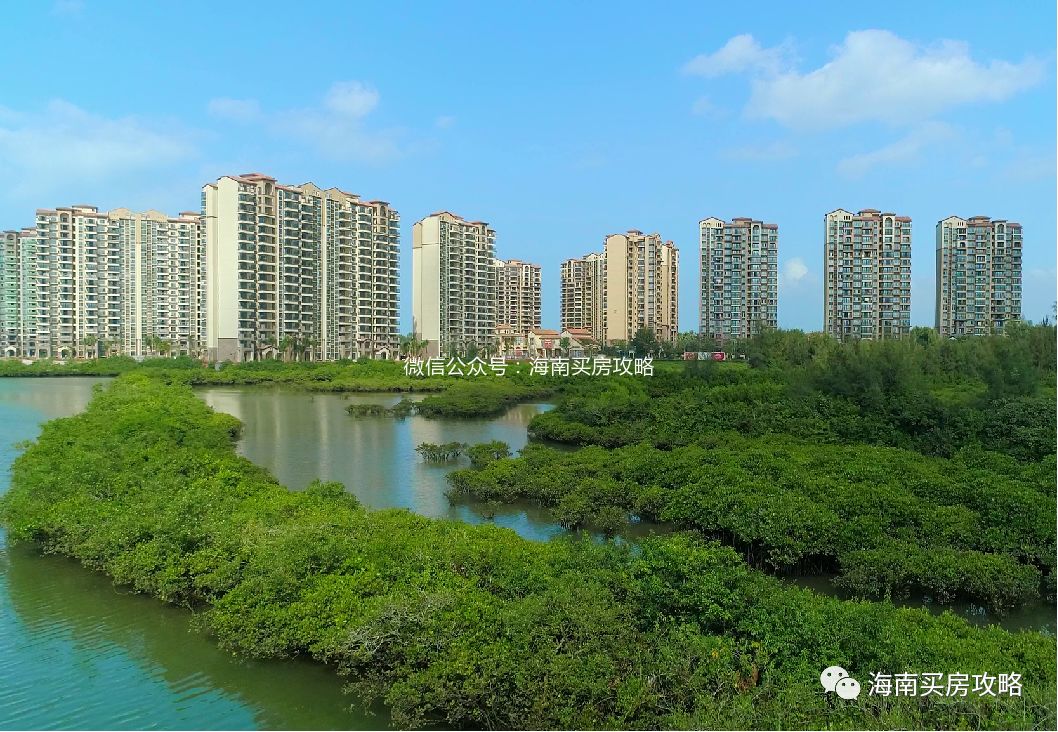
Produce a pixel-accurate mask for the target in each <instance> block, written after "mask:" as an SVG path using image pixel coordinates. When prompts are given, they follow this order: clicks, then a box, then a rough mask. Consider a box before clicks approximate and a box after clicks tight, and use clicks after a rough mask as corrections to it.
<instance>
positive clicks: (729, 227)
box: [698, 217, 779, 342]
mask: <svg viewBox="0 0 1058 732" xmlns="http://www.w3.org/2000/svg"><path fill="white" fill-rule="evenodd" d="M698 227H699V233H700V239H699V242H700V250H699V252H700V258H699V285H700V292H699V296H700V301H699V303H700V310H699V326H698V332H699V333H700V334H701V335H706V336H711V337H713V338H715V339H716V340H718V341H721V342H723V341H725V340H728V339H731V338H750V337H751V336H754V335H756V334H757V333H758V332H760V331H761V330H774V329H775V328H777V327H778V325H779V324H778V279H779V278H778V252H779V227H778V226H777V225H776V224H766V223H764V222H763V221H755V220H753V219H748V218H737V219H732V220H731V221H730V222H726V221H722V220H720V219H718V218H712V217H710V218H707V219H703V220H702V221H700V222H699V224H698Z"/></svg>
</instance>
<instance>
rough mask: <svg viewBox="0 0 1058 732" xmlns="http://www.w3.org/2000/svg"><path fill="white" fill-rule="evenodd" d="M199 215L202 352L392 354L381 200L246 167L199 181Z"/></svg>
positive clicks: (391, 223) (389, 244)
mask: <svg viewBox="0 0 1058 732" xmlns="http://www.w3.org/2000/svg"><path fill="white" fill-rule="evenodd" d="M202 211H203V218H204V231H205V243H206V252H207V264H206V279H207V288H206V289H207V295H206V312H207V314H208V317H207V321H206V323H207V324H206V338H207V341H208V345H209V354H210V357H211V358H213V359H216V360H219V361H225V360H230V361H247V360H255V359H260V358H269V357H275V356H284V357H288V358H290V357H293V358H299V359H306V360H320V359H322V360H332V359H339V358H360V357H370V358H388V357H390V356H392V355H394V354H395V353H396V351H397V341H398V322H397V321H398V304H397V303H398V296H399V284H398V267H399V263H398V258H399V254H400V234H399V230H398V225H399V221H400V219H399V216H398V214H397V212H396V211H394V210H393V209H392V208H391V207H390V206H389V204H388V203H386V202H385V201H361V200H360V197H359V196H357V195H356V194H353V193H346V192H345V191H342V190H339V189H337V188H329V189H326V190H324V189H321V188H319V187H318V186H316V185H313V184H312V183H305V184H303V185H298V186H290V185H282V184H280V183H277V182H276V179H275V178H271V177H269V176H267V175H262V174H260V173H248V174H245V175H238V176H224V177H222V178H220V179H218V180H217V181H216V182H214V183H209V184H207V185H206V186H205V187H204V188H203V189H202Z"/></svg>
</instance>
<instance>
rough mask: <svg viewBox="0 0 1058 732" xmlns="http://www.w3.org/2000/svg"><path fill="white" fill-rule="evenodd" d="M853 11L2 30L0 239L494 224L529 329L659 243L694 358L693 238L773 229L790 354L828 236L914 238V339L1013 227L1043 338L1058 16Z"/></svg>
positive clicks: (367, 10)
mask: <svg viewBox="0 0 1058 732" xmlns="http://www.w3.org/2000/svg"><path fill="white" fill-rule="evenodd" d="M383 5H385V7H382V6H383ZM850 5H852V4H851V3H839V2H834V3H828V2H814V3H785V2H783V3H780V2H774V3H768V2H764V3H761V2H758V3H704V2H673V3H657V4H647V3H642V2H638V3H626V2H606V3H603V2H594V3H562V4H559V3H555V4H547V3H533V4H529V3H497V2H481V3H445V4H441V3H437V4H428V3H425V2H419V3H411V2H407V3H401V2H390V3H385V4H383V3H378V4H375V5H374V6H373V5H368V4H366V3H365V4H355V3H344V2H322V1H317V2H312V3H309V4H305V5H302V6H297V5H295V4H291V3H289V2H285V3H270V2H262V1H259V2H253V3H248V2H247V3H236V2H231V3H216V4H212V3H206V2H181V3H177V2H158V3H140V2H136V3H133V2H93V1H92V0H83V1H81V0H60V1H59V2H55V3H53V4H52V3H48V2H25V3H17V4H16V3H11V4H7V5H5V7H4V9H3V11H2V13H3V18H4V23H3V26H4V29H5V33H4V42H3V43H2V44H0V72H2V77H0V78H2V80H3V81H2V83H0V181H2V183H0V228H17V227H21V226H25V225H27V224H29V223H31V222H32V220H33V211H34V209H35V208H37V207H54V206H59V205H69V204H72V203H93V204H96V205H98V206H100V207H101V208H114V207H118V206H127V207H130V208H134V209H147V208H156V209H159V210H163V211H166V212H170V213H176V212H178V211H182V210H189V209H190V210H197V209H198V206H199V193H200V189H201V186H202V184H203V183H205V182H207V181H209V180H212V179H215V178H216V177H217V176H220V175H224V174H231V173H242V172H248V171H260V172H264V173H268V174H271V175H273V176H275V177H277V178H278V179H280V180H281V181H284V182H289V183H302V182H305V181H310V180H311V181H313V182H316V183H318V184H320V185H323V186H327V187H329V186H339V187H341V188H343V189H345V190H351V191H354V192H357V193H360V194H361V195H363V196H364V197H365V198H371V199H383V200H387V201H389V202H391V203H392V204H393V205H394V206H395V207H396V208H397V209H398V211H400V213H401V216H402V227H401V234H402V249H403V252H404V253H405V255H407V253H408V252H409V251H410V249H411V226H412V224H413V223H414V222H415V221H416V220H418V219H419V218H421V217H422V216H425V215H427V214H429V213H431V212H433V211H436V210H439V209H448V210H451V211H455V212H456V213H459V214H461V215H463V216H465V217H467V218H468V219H472V220H475V219H481V220H485V221H488V222H490V223H491V224H492V225H493V226H494V227H495V228H496V230H497V253H498V255H499V256H501V257H504V258H522V259H528V260H530V261H535V262H538V263H539V264H541V265H542V266H543V268H544V306H543V311H544V325H545V327H547V326H552V327H554V326H557V324H558V272H559V263H560V262H561V261H562V260H563V259H566V258H568V257H571V256H579V255H582V254H584V253H587V252H589V251H594V250H597V249H599V248H600V246H601V244H602V241H603V237H604V236H605V235H606V234H607V233H612V232H618V231H624V230H627V229H629V228H636V229H641V230H644V231H658V232H660V233H661V234H662V235H663V236H664V237H666V238H669V239H672V240H673V241H675V242H676V244H677V245H678V246H679V247H680V251H681V259H682V261H681V298H680V326H681V329H683V330H691V329H696V328H697V302H696V300H697V294H696V293H697V263H698V250H697V222H698V220H699V219H702V218H705V217H707V216H719V217H721V218H725V219H730V218H732V217H735V216H750V217H754V218H762V219H764V220H766V221H771V222H775V223H777V224H779V237H780V238H779V252H780V254H779V268H780V287H779V323H780V325H781V326H783V327H788V328H804V329H807V330H816V329H819V328H820V327H821V324H822V284H821V280H820V272H821V268H822V230H823V215H824V214H825V213H827V212H828V211H830V210H833V209H835V208H846V209H850V210H859V209H861V208H878V209H882V210H886V211H895V212H897V213H899V214H905V215H909V216H911V217H912V218H913V219H914V243H913V251H914V256H913V293H912V321H913V323H915V324H923V325H932V324H933V300H934V296H933V282H934V227H935V225H936V222H937V221H938V220H939V219H941V218H944V217H946V216H948V215H951V214H957V215H961V216H971V215H977V214H983V215H989V216H992V217H996V218H1006V219H1010V220H1017V221H1020V222H1021V223H1022V224H1023V225H1024V227H1025V253H1024V291H1025V296H1024V315H1025V317H1027V318H1031V319H1034V320H1038V319H1039V318H1042V317H1044V316H1047V315H1050V314H1051V305H1052V303H1053V302H1054V301H1055V288H1056V286H1055V281H1056V275H1055V249H1056V237H1055V232H1056V212H1055V200H1056V188H1055V137H1056V126H1055V106H1056V98H1055V73H1054V69H1055V42H1054V39H1055V22H1056V19H1055V7H1054V3H1053V2H1044V1H1042V0H1041V1H1036V0H1026V1H1025V2H1019V3H1001V2H993V3H985V2H973V1H972V0H971V1H969V2H966V1H964V2H946V3H941V2H936V3H932V2H931V3H926V2H921V0H918V1H917V2H913V3H911V2H907V3H905V2H886V3H884V4H882V3H863V4H859V5H858V6H857V7H850ZM321 140H323V141H325V144H320V143H319V141H321ZM402 283H403V291H404V293H407V292H410V256H405V257H403V258H402ZM401 300H402V314H403V326H404V329H405V330H407V329H409V327H410V321H411V318H410V305H411V303H410V297H407V296H403V297H402V298H401Z"/></svg>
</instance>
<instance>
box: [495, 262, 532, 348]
mask: <svg viewBox="0 0 1058 732" xmlns="http://www.w3.org/2000/svg"><path fill="white" fill-rule="evenodd" d="M495 266H496V324H497V328H499V327H502V326H504V325H508V326H510V327H511V328H512V329H513V330H514V332H515V333H521V334H523V335H524V334H526V333H528V332H529V331H531V330H532V329H533V328H539V327H540V286H541V281H540V265H539V264H530V263H528V262H523V261H521V260H518V259H509V260H503V259H497V260H496V261H495Z"/></svg>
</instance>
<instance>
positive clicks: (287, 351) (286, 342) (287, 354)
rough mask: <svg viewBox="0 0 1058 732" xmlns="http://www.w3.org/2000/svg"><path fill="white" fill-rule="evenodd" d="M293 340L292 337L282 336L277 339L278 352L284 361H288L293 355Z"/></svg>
mask: <svg viewBox="0 0 1058 732" xmlns="http://www.w3.org/2000/svg"><path fill="white" fill-rule="evenodd" d="M295 340H296V339H295V338H294V337H293V336H288V335H287V336H283V337H282V338H280V339H279V350H280V351H281V352H282V354H283V360H284V361H290V360H291V356H293V354H294V343H295Z"/></svg>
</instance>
